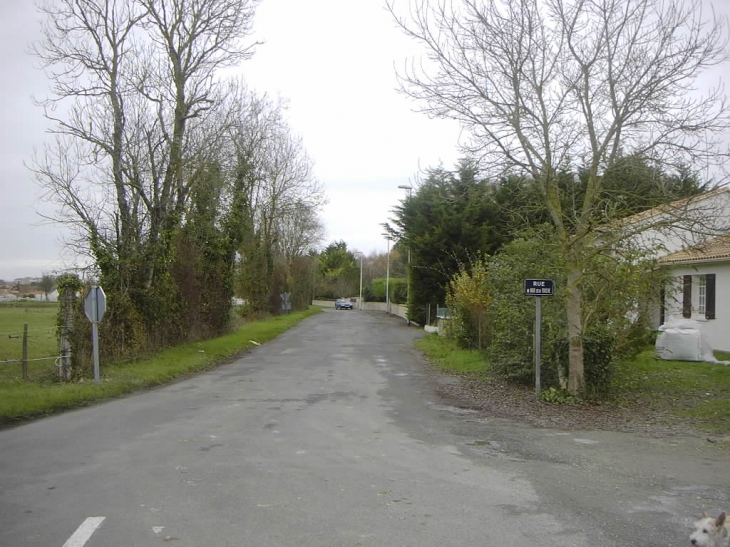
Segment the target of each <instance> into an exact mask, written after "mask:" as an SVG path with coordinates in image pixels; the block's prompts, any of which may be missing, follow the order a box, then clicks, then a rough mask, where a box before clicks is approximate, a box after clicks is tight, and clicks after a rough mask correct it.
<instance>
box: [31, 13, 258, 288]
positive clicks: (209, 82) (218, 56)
mask: <svg viewBox="0 0 730 547" xmlns="http://www.w3.org/2000/svg"><path fill="white" fill-rule="evenodd" d="M256 3H257V2H256V0H196V1H193V2H188V1H184V0H130V1H119V0H58V1H52V2H51V1H48V2H46V3H45V4H43V5H42V6H40V8H39V9H40V11H41V12H42V13H43V14H45V16H46V18H45V23H44V26H43V32H44V40H43V41H42V42H40V43H39V44H37V45H36V46H35V48H34V51H35V53H36V55H37V56H38V58H39V59H40V60H41V62H42V63H43V65H44V67H45V68H46V70H47V73H48V76H49V78H50V79H51V82H52V89H51V91H52V97H51V98H50V99H48V100H45V101H42V103H41V104H42V105H43V106H44V107H45V112H46V115H47V117H48V118H49V119H51V120H52V121H53V122H55V127H54V129H53V130H52V131H53V132H54V133H56V134H57V136H58V139H57V142H56V144H55V145H52V146H50V147H49V148H48V149H47V150H46V153H45V154H44V155H43V156H42V157H40V158H39V159H37V161H36V165H35V167H34V169H35V172H36V175H37V178H38V180H39V182H40V183H41V184H42V185H43V186H44V187H45V188H46V189H47V190H48V194H49V197H50V198H51V199H53V200H54V201H55V202H56V203H57V204H58V205H59V207H60V211H59V215H58V216H57V217H56V218H55V220H59V221H61V222H64V223H69V222H71V223H72V224H75V225H76V226H77V227H78V228H79V230H80V232H81V239H80V242H85V246H86V248H87V249H88V248H89V247H90V248H91V252H92V254H93V255H95V257H94V258H95V260H96V261H97V262H101V263H104V264H108V265H109V264H110V262H109V260H112V261H113V262H114V264H115V265H114V266H113V267H114V268H116V267H117V266H119V265H128V263H129V261H130V259H132V258H133V259H134V260H135V263H136V266H135V269H136V270H137V271H138V272H143V274H142V278H143V279H144V283H145V284H146V285H147V286H149V285H150V284H151V283H152V281H153V279H154V276H155V272H156V267H157V266H158V264H159V263H160V261H161V262H162V264H163V265H164V262H165V258H164V256H165V253H166V252H167V251H166V250H165V248H164V241H165V238H164V237H163V236H162V234H163V232H164V231H165V230H170V229H172V228H174V227H175V226H176V224H177V223H178V222H179V221H180V219H181V218H182V217H183V215H184V209H185V207H186V206H187V204H188V198H189V194H190V190H191V185H193V184H194V183H195V181H196V180H198V178H197V177H195V165H196V164H195V162H198V163H200V161H201V157H202V156H204V155H205V152H206V151H210V150H213V149H214V147H213V146H211V142H212V141H213V140H215V138H219V137H220V134H222V131H223V128H215V129H216V130H217V131H218V132H219V133H218V135H217V136H213V135H212V134H211V133H210V131H212V130H213V125H212V124H210V123H206V120H205V118H206V116H207V115H209V114H210V112H211V111H212V110H213V109H214V107H215V106H216V105H217V104H218V103H220V101H221V98H222V94H221V91H222V90H224V88H223V87H222V86H221V83H220V82H221V80H220V79H219V77H218V75H217V71H218V70H219V69H222V68H225V67H228V66H231V65H234V64H237V63H238V62H240V61H241V60H243V59H246V58H248V57H249V56H250V55H251V54H252V47H253V46H252V45H251V44H246V43H245V41H244V38H245V37H246V36H248V35H249V34H250V32H251V28H252V21H253V14H254V7H255V5H256ZM206 131H207V132H208V133H207V134H204V133H205V132H206ZM89 244H90V245H89ZM130 271H131V270H130ZM130 275H131V274H130ZM127 282H129V281H127Z"/></svg>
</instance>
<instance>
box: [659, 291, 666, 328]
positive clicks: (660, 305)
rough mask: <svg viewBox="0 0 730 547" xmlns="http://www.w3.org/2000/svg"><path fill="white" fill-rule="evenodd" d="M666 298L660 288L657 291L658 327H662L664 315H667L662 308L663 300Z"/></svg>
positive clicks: (664, 292)
mask: <svg viewBox="0 0 730 547" xmlns="http://www.w3.org/2000/svg"><path fill="white" fill-rule="evenodd" d="M666 297H667V295H666V290H665V289H664V287H663V286H662V288H661V289H659V324H660V325H663V324H664V321H665V320H666V317H665V315H666V313H667V310H666V308H665V307H664V300H665V299H666Z"/></svg>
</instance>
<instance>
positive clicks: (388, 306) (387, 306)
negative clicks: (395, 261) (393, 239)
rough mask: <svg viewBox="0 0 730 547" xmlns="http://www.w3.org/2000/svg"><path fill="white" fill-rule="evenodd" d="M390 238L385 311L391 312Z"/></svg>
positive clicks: (386, 272) (386, 271)
mask: <svg viewBox="0 0 730 547" xmlns="http://www.w3.org/2000/svg"><path fill="white" fill-rule="evenodd" d="M386 239H387V240H388V265H387V266H386V269H385V313H390V287H389V284H390V238H389V237H387V238H386Z"/></svg>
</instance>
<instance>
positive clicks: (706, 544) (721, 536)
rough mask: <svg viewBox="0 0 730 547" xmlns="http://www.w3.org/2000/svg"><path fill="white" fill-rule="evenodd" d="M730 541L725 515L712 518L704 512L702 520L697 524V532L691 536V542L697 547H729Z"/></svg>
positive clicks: (721, 514)
mask: <svg viewBox="0 0 730 547" xmlns="http://www.w3.org/2000/svg"><path fill="white" fill-rule="evenodd" d="M729 540H730V537H728V531H727V528H726V527H725V513H720V516H719V517H717V518H712V517H708V516H707V513H706V512H705V511H703V512H702V518H701V519H700V520H698V521H697V522H695V531H694V532H692V535H690V536H689V542H690V543H691V544H692V545H697V547H727V546H728V541H729Z"/></svg>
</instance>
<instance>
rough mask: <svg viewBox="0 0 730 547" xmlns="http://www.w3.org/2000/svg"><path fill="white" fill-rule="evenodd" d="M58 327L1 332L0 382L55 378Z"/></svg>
mask: <svg viewBox="0 0 730 547" xmlns="http://www.w3.org/2000/svg"><path fill="white" fill-rule="evenodd" d="M58 331H59V327H43V328H33V329H29V328H28V325H27V324H25V325H24V328H23V330H20V331H9V332H0V382H1V381H15V380H19V379H22V380H43V379H47V378H49V377H51V376H56V375H57V374H58V368H59V367H60V365H61V359H62V355H61V354H60V350H59V343H58Z"/></svg>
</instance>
